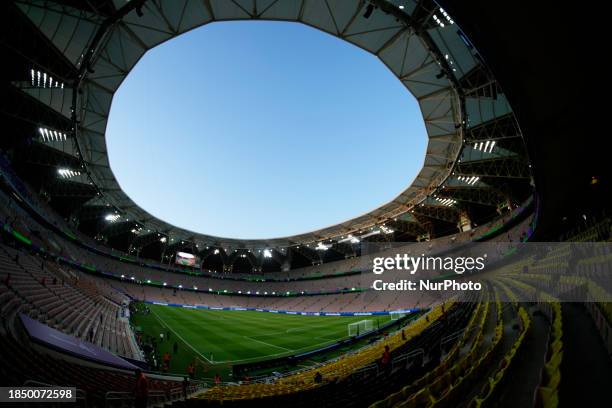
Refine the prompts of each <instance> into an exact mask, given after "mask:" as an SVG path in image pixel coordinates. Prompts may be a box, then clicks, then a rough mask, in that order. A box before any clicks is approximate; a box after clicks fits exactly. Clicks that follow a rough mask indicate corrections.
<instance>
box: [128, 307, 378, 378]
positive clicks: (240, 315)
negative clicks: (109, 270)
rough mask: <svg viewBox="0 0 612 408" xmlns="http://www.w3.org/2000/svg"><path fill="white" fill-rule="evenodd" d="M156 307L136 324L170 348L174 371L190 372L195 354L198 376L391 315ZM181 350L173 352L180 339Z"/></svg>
mask: <svg viewBox="0 0 612 408" xmlns="http://www.w3.org/2000/svg"><path fill="white" fill-rule="evenodd" d="M148 307H149V309H150V310H151V313H150V314H149V315H144V314H142V313H140V312H139V313H136V314H134V315H133V316H132V323H133V324H134V326H137V327H140V328H141V330H142V333H143V334H144V335H145V337H146V336H152V337H155V338H157V339H159V338H160V336H159V334H160V333H164V337H167V334H168V332H169V334H170V338H169V339H167V338H166V339H165V340H164V341H163V342H161V343H160V342H159V341H158V351H159V354H160V355H161V354H163V353H164V352H165V351H169V352H170V354H171V355H172V360H171V362H170V370H169V372H171V373H180V374H184V373H186V369H187V365H188V364H189V362H190V361H192V360H193V359H194V358H195V359H196V360H198V361H199V362H200V364H198V368H197V369H196V377H200V378H202V377H212V376H213V375H214V374H215V373H216V372H219V373H220V374H221V375H223V376H224V377H227V375H228V373H229V371H230V369H231V366H232V365H233V364H237V363H246V362H254V361H261V360H266V359H270V358H277V357H282V356H289V355H294V354H298V353H302V352H306V351H309V350H314V349H317V348H320V347H323V346H326V345H329V344H332V343H334V342H336V341H338V340H340V339H344V338H346V337H348V327H347V326H348V324H349V323H353V322H358V321H360V320H373V321H374V322H373V323H374V328H376V327H377V324H380V325H381V326H382V325H383V324H384V323H386V322H388V321H389V319H390V317H389V316H302V315H289V314H275V313H262V312H255V311H233V310H232V311H224V310H199V309H186V308H180V307H171V306H161V305H148ZM175 342H176V343H177V345H178V352H177V353H176V354H175V353H173V345H174V343H175Z"/></svg>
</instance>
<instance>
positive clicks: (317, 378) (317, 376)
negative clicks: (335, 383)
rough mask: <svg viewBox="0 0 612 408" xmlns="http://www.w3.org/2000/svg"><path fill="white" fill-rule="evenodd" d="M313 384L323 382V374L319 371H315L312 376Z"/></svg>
mask: <svg viewBox="0 0 612 408" xmlns="http://www.w3.org/2000/svg"><path fill="white" fill-rule="evenodd" d="M314 382H315V384H321V383H322V382H323V374H321V372H320V371H317V372H316V373H315V376H314Z"/></svg>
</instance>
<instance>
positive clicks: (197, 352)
mask: <svg viewBox="0 0 612 408" xmlns="http://www.w3.org/2000/svg"><path fill="white" fill-rule="evenodd" d="M151 313H153V315H154V316H155V318H156V319H157V320H159V322H160V323H161V324H162V325H163V326H165V327H166V328H167V329H168V330H170V331H171V332H172V333H174V334H175V335H176V337H178V338H179V339H181V341H182V342H183V343H185V344H186V345H187V346H189V348H190V349H192V350H193V351H195V353H196V354H197V355H199V356H200V357H202V358H203V359H204V360H206V361H208V364H214V363H213V362H212V361H210V360H209V359H207V358H206V357H204V355H203V354H202V353H200V352H199V351H198V350H196V349H195V348H194V347H193V346H192V345H191V344H189V343H188V342H187V341H186V340H185V339H184V338H183V337H182V336H181V335H180V334H178V333H177V332H176V331H175V330H174V329H172V328H171V327H170V326H168V325H167V324H166V322H165V321H164V320H163V319H162V318H161V317H159V316H158V315H157V313H155V311H154V310H153V309H151Z"/></svg>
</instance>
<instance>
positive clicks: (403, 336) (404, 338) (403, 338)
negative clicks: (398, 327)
mask: <svg viewBox="0 0 612 408" xmlns="http://www.w3.org/2000/svg"><path fill="white" fill-rule="evenodd" d="M402 341H406V332H405V331H404V329H402Z"/></svg>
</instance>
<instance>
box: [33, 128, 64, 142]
mask: <svg viewBox="0 0 612 408" xmlns="http://www.w3.org/2000/svg"><path fill="white" fill-rule="evenodd" d="M38 133H39V134H40V138H41V140H42V141H43V142H46V143H48V142H65V141H66V139H68V135H67V134H66V133H64V132H61V131H59V132H58V131H57V130H52V129H47V128H42V127H40V128H38Z"/></svg>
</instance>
